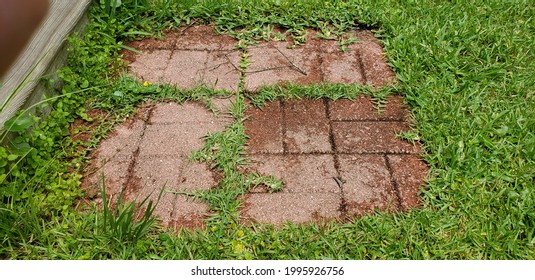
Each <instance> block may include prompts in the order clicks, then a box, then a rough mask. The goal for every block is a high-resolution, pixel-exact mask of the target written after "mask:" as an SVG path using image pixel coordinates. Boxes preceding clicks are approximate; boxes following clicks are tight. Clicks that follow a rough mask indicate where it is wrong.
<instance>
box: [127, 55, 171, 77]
mask: <svg viewBox="0 0 535 280" xmlns="http://www.w3.org/2000/svg"><path fill="white" fill-rule="evenodd" d="M170 58H171V51H170V50H156V51H150V52H147V53H144V54H143V55H140V56H138V57H137V58H136V61H135V62H133V63H131V64H130V71H131V72H133V73H135V74H136V76H137V78H138V79H140V80H142V81H151V82H161V81H163V80H164V76H165V70H166V69H167V66H168V65H169V59H170Z"/></svg>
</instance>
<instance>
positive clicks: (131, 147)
mask: <svg viewBox="0 0 535 280" xmlns="http://www.w3.org/2000/svg"><path fill="white" fill-rule="evenodd" d="M220 103H221V102H220ZM224 108H225V107H224V106H222V109H224ZM232 121H233V120H232V119H230V118H228V117H225V114H220V115H219V117H216V116H215V115H214V114H213V113H212V112H210V111H208V110H207V109H206V108H205V107H204V106H203V105H201V104H198V103H192V102H187V103H184V104H182V105H178V104H176V103H174V102H171V103H160V104H153V105H149V106H146V107H145V108H144V109H142V110H141V111H140V113H138V115H137V116H136V117H134V118H132V119H130V120H128V121H127V122H126V123H125V124H122V125H120V126H118V127H117V128H116V129H115V132H114V133H112V134H111V135H110V137H109V138H108V139H106V140H104V141H103V142H102V143H101V145H100V147H99V148H98V149H97V150H96V151H95V153H94V154H93V164H92V165H91V167H90V169H89V170H88V172H87V176H86V177H85V179H84V182H83V186H84V187H85V189H86V191H87V192H88V193H92V194H93V195H96V193H97V192H98V188H99V187H101V186H102V183H104V184H105V186H106V192H107V194H108V195H109V196H111V197H114V198H116V197H117V196H118V195H120V194H121V193H122V194H123V195H124V198H125V200H126V201H133V200H134V199H136V200H137V201H138V202H139V201H141V200H142V199H144V198H145V197H147V196H150V199H152V200H154V201H155V200H156V199H157V198H158V196H159V194H160V191H161V190H162V188H163V195H162V197H161V199H160V201H159V204H158V205H157V207H156V209H155V214H156V215H157V216H158V217H159V219H160V220H161V222H162V223H163V224H164V225H167V226H175V227H180V226H186V227H199V226H202V225H203V224H204V222H203V220H204V218H206V216H207V215H208V214H209V213H208V206H207V205H206V204H204V203H201V202H198V201H195V200H193V199H190V198H189V197H188V196H186V195H185V194H183V193H187V192H192V191H196V190H209V189H210V188H211V187H213V186H215V185H217V183H218V182H217V181H216V180H215V179H214V176H213V174H212V171H211V170H210V169H209V167H208V166H206V165H205V164H200V163H194V162H190V161H189V160H188V157H189V155H190V154H191V153H192V152H193V151H195V150H198V149H200V148H201V147H202V145H203V140H202V137H204V136H206V135H207V134H208V133H211V132H217V131H222V130H224V129H225V127H226V126H227V125H228V124H229V123H231V122H232Z"/></svg>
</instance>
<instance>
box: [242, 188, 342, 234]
mask: <svg viewBox="0 0 535 280" xmlns="http://www.w3.org/2000/svg"><path fill="white" fill-rule="evenodd" d="M246 201H247V202H246V206H245V209H244V211H243V212H244V214H245V216H246V217H247V218H249V219H252V220H254V221H256V222H260V223H270V224H274V225H276V226H281V225H283V224H285V223H288V222H292V223H295V224H300V223H306V222H310V221H321V220H324V219H327V220H328V219H334V218H338V217H340V216H341V212H340V209H339V205H340V203H341V198H340V195H339V194H333V193H272V194H263V193H261V194H250V195H248V197H247V200H246Z"/></svg>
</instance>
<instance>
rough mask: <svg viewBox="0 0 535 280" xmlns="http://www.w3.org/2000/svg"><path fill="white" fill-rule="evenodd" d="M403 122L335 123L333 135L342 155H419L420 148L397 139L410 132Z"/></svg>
mask: <svg viewBox="0 0 535 280" xmlns="http://www.w3.org/2000/svg"><path fill="white" fill-rule="evenodd" d="M408 130H409V127H408V126H407V124H405V123H401V122H335V123H333V135H334V142H335V145H336V149H337V151H338V152H341V153H417V152H418V151H419V149H418V146H416V145H413V144H411V143H408V142H407V141H405V140H402V139H400V138H398V137H396V134H397V133H401V132H402V131H408Z"/></svg>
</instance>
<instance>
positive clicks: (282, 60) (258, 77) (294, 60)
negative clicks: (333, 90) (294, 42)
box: [245, 42, 322, 91]
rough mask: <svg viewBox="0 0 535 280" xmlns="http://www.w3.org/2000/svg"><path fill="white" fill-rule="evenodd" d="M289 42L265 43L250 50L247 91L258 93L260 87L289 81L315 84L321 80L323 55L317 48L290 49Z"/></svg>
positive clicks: (315, 46) (246, 81) (307, 46)
mask: <svg viewBox="0 0 535 280" xmlns="http://www.w3.org/2000/svg"><path fill="white" fill-rule="evenodd" d="M289 47H290V45H289V43H288V42H263V43H260V44H259V45H258V46H255V47H252V48H249V50H248V54H249V61H250V62H251V63H250V65H249V66H248V67H247V70H246V80H245V88H246V89H247V90H248V91H256V90H257V89H258V88H259V87H260V86H263V85H272V84H278V83H282V82H286V81H290V82H294V83H300V84H312V83H320V82H321V80H322V77H321V72H320V71H319V68H320V54H319V50H318V47H317V45H316V44H314V43H311V44H308V45H306V46H302V47H296V48H294V49H289Z"/></svg>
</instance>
